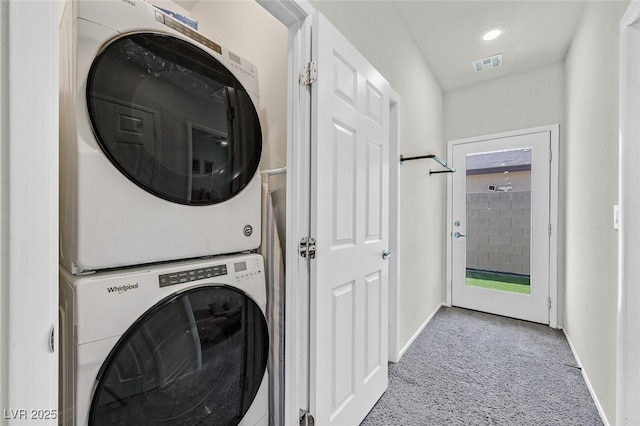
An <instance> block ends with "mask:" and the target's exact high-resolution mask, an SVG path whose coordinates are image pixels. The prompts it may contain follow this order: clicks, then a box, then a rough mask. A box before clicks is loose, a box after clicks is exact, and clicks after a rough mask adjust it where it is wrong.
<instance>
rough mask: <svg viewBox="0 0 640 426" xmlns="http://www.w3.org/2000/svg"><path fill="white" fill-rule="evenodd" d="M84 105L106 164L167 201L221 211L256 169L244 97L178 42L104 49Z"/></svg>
mask: <svg viewBox="0 0 640 426" xmlns="http://www.w3.org/2000/svg"><path fill="white" fill-rule="evenodd" d="M87 107H88V111H89V117H90V119H91V125H92V127H93V131H94V134H95V136H96V138H97V141H98V144H99V145H100V147H101V149H102V151H103V152H104V153H105V155H106V156H107V157H108V158H109V160H110V161H111V162H112V163H113V164H114V165H115V166H116V167H117V168H118V169H119V170H120V172H122V173H123V174H124V175H125V176H126V177H127V178H129V179H130V180H131V181H132V182H134V183H135V184H136V185H138V186H140V187H141V188H143V189H144V190H146V191H148V192H150V193H152V194H154V195H156V196H158V197H160V198H163V199H165V200H168V201H172V202H175V203H180V204H186V205H210V204H216V203H220V202H222V201H225V200H228V199H230V198H232V197H234V196H235V195H236V194H237V193H238V192H240V191H241V190H242V189H243V188H244V187H245V186H246V185H247V184H248V183H249V181H250V180H251V178H252V177H253V176H254V174H255V173H256V171H257V169H258V163H259V162H260V154H261V151H262V133H261V130H260V122H259V119H258V114H257V112H256V108H255V106H254V104H253V102H252V100H251V98H250V97H249V94H248V93H247V91H246V90H245V89H244V88H243V87H242V85H241V84H240V82H239V81H238V80H237V79H236V78H235V77H234V76H233V74H232V73H231V72H230V71H229V70H228V69H227V68H226V67H225V66H224V65H222V64H221V63H220V62H218V61H217V60H216V59H215V58H214V57H213V56H211V55H209V54H208V53H207V52H205V51H204V50H202V49H200V48H199V47H196V46H195V45H193V44H190V43H188V42H186V41H184V40H182V39H179V38H176V37H173V36H169V35H166V34H156V33H136V34H127V35H124V36H121V37H119V38H117V39H115V40H113V41H112V42H111V43H109V44H108V45H106V46H105V47H104V48H103V49H102V50H101V52H100V53H99V54H98V56H97V57H96V59H95V60H94V62H93V64H92V66H91V70H90V71H89V76H88V79H87Z"/></svg>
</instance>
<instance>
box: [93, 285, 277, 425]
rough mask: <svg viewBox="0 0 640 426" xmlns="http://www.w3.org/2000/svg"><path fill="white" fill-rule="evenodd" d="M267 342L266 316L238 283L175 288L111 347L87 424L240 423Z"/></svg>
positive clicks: (261, 372)
mask: <svg viewBox="0 0 640 426" xmlns="http://www.w3.org/2000/svg"><path fill="white" fill-rule="evenodd" d="M105 320H108V319H105ZM268 348H269V336H268V332H267V324H266V321H265V317H264V315H263V313H262V311H261V309H260V307H259V306H258V305H257V304H256V303H255V302H253V300H252V299H251V298H249V297H248V296H247V295H246V294H244V293H243V292H241V291H240V290H238V289H235V288H231V287H225V286H206V287H198V288H196V289H191V290H187V291H185V292H182V293H178V294H176V295H173V296H171V297H169V298H167V299H165V300H163V301H162V302H160V303H158V304H157V305H156V306H155V307H153V308H152V309H150V310H149V311H148V312H147V313H145V314H144V315H143V316H142V317H141V318H140V319H139V320H138V321H137V322H136V323H135V324H134V325H133V326H132V327H131V328H130V329H129V330H128V331H127V333H125V334H124V335H123V336H122V338H121V339H120V340H119V341H118V343H117V344H116V346H115V347H114V349H113V350H112V352H111V353H110V355H109V357H108V358H107V360H106V362H105V364H104V365H103V367H102V369H101V370H100V373H99V374H98V383H97V387H96V391H95V393H94V395H93V399H92V402H91V411H90V413H89V424H90V425H94V426H97V425H116V424H117V425H160V424H162V425H172V426H174V425H185V426H187V425H188V426H193V425H198V424H215V425H237V424H238V423H239V422H240V421H241V420H242V418H243V417H244V415H245V414H246V412H247V411H248V410H249V407H250V406H251V403H252V402H253V400H254V398H255V396H256V394H257V392H258V389H259V388H260V384H261V382H262V379H263V377H264V375H265V371H266V365H267V356H268Z"/></svg>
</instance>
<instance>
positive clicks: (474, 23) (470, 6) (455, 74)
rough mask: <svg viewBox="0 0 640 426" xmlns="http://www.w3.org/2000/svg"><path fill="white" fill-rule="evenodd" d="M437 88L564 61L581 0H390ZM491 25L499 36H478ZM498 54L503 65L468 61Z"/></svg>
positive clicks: (471, 82)
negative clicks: (481, 67) (481, 66)
mask: <svg viewBox="0 0 640 426" xmlns="http://www.w3.org/2000/svg"><path fill="white" fill-rule="evenodd" d="M392 3H393V5H394V7H395V9H396V10H397V11H398V13H399V15H400V17H401V19H402V21H404V23H405V27H406V28H407V30H408V31H409V32H410V34H411V35H412V36H413V38H414V40H415V42H416V44H417V46H418V48H419V49H420V51H421V52H422V54H423V56H424V58H425V60H426V62H427V63H428V64H429V68H431V71H432V72H433V73H434V75H435V77H436V79H437V80H438V82H439V83H440V85H441V87H442V90H443V91H445V92H446V91H449V90H452V89H456V88H459V87H463V86H467V85H470V84H475V83H479V82H482V81H485V80H488V79H492V78H496V77H504V76H506V75H509V74H515V73H519V72H522V71H526V70H528V69H533V68H537V67H540V66H543V65H548V64H552V63H556V62H559V61H562V60H564V58H565V56H566V54H567V51H568V49H569V45H570V43H571V40H572V38H573V34H574V33H575V30H576V28H577V26H578V22H579V20H580V16H581V14H582V10H583V8H584V4H585V3H584V2H583V1H537V0H536V1H526V0H510V1H505V0H503V1H484V0H475V1H451V0H449V1H434V0H423V1H393V2H392ZM495 26H500V27H502V30H503V32H502V35H501V36H500V37H498V38H497V39H495V40H492V41H484V40H482V35H483V33H484V32H485V31H486V30H487V29H489V28H491V27H495ZM498 53H502V54H503V66H502V67H500V68H493V69H489V70H485V71H481V72H478V73H476V72H474V69H473V66H472V62H473V61H475V60H478V59H482V58H485V57H488V56H492V55H494V54H498Z"/></svg>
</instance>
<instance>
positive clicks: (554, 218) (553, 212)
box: [446, 124, 560, 328]
mask: <svg viewBox="0 0 640 426" xmlns="http://www.w3.org/2000/svg"><path fill="white" fill-rule="evenodd" d="M540 132H550V134H551V151H552V157H551V188H550V191H549V196H550V197H551V199H550V211H549V221H550V223H551V229H552V232H551V236H550V242H549V245H550V247H549V254H550V259H549V297H550V298H551V309H550V311H549V326H550V327H553V328H558V231H557V229H558V164H559V161H558V151H559V150H558V147H559V134H560V126H559V125H558V124H553V125H549V126H541V127H534V128H529V129H522V130H514V131H509V132H504V133H495V134H491V135H483V136H474V137H471V138H465V139H457V140H455V141H453V140H451V141H447V162H449V164H451V160H452V158H453V146H454V145H457V144H461V143H473V142H481V141H485V140H488V139H499V138H507V137H513V136H522V135H527V134H531V133H540ZM452 166H453V167H455V166H456V165H455V164H452ZM452 191H453V179H452V177H451V176H448V178H447V234H446V235H447V271H446V280H447V286H446V305H447V306H451V294H452V287H453V279H452V271H451V268H452V255H453V244H452V241H451V235H452V233H453V225H452V223H453V197H452Z"/></svg>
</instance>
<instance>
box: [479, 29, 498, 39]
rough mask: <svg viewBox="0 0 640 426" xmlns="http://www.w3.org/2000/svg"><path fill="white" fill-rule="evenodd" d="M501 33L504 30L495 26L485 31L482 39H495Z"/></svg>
mask: <svg viewBox="0 0 640 426" xmlns="http://www.w3.org/2000/svg"><path fill="white" fill-rule="evenodd" d="M500 34H502V30H500V29H498V28H494V29H492V30H489V31H487V32H486V33H484V35H483V36H482V39H483V40H485V41H490V40H494V39H496V38H498V37H500Z"/></svg>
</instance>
